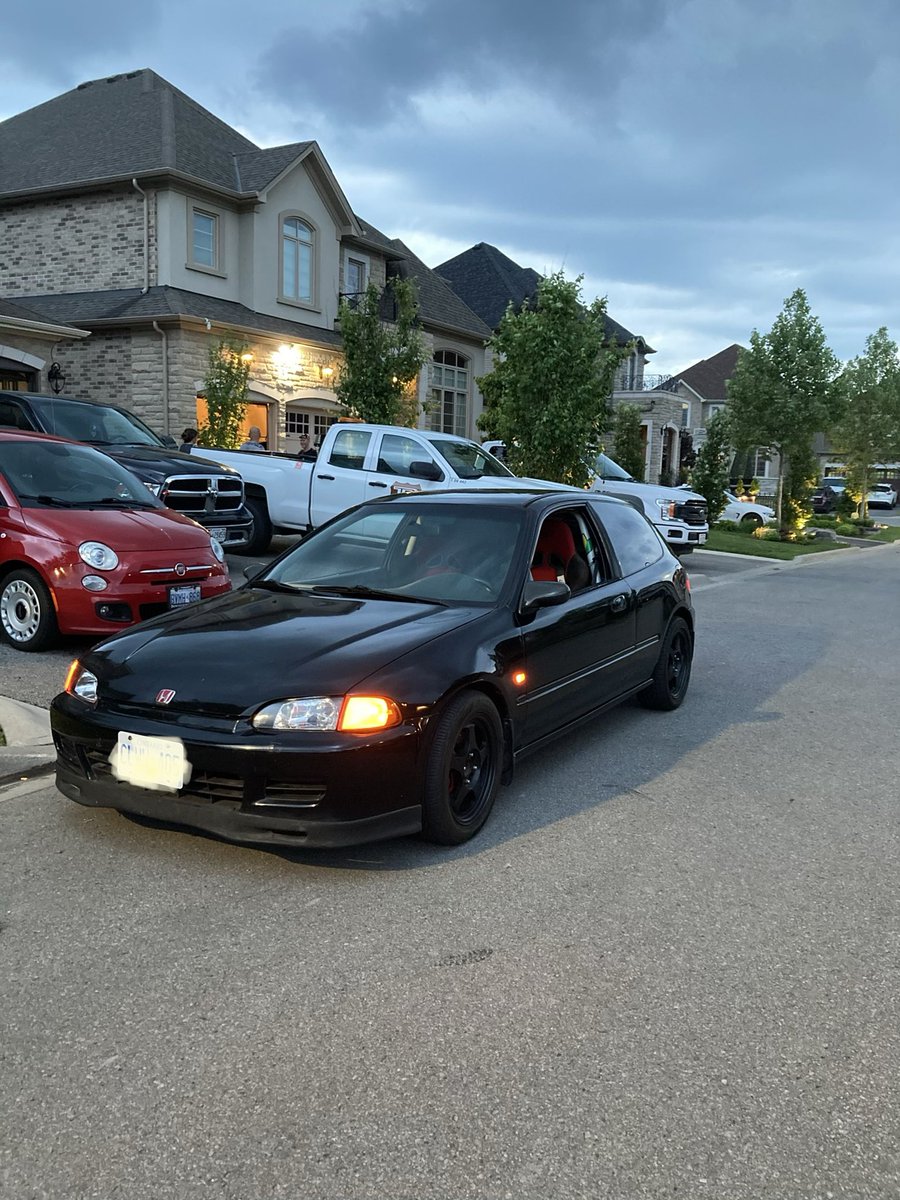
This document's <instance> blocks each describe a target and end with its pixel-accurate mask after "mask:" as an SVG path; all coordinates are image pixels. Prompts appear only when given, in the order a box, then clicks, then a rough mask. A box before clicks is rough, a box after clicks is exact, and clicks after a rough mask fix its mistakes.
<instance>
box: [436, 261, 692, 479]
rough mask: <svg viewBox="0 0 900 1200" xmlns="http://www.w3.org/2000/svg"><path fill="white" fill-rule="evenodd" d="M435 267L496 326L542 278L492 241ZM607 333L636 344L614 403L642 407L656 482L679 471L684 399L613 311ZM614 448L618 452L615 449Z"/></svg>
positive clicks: (650, 473) (648, 470)
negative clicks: (650, 370) (652, 369)
mask: <svg viewBox="0 0 900 1200" xmlns="http://www.w3.org/2000/svg"><path fill="white" fill-rule="evenodd" d="M435 270H436V271H437V273H438V274H439V275H441V276H442V277H443V278H444V279H446V280H447V282H448V283H449V284H450V285H451V286H452V287H453V290H454V291H455V292H456V293H457V295H458V296H459V297H460V298H461V299H462V300H464V301H465V303H466V304H467V305H468V307H469V308H470V309H472V310H473V312H475V313H477V314H478V316H479V317H481V319H482V320H483V321H484V322H485V324H486V325H488V326H490V328H491V329H496V328H497V326H498V325H499V323H500V320H501V318H502V317H503V314H504V313H505V312H506V309H507V307H508V305H509V304H512V305H513V307H514V308H516V309H518V308H521V306H522V305H523V304H525V303H528V302H530V301H531V300H532V299H533V298H534V296H535V294H536V292H537V287H538V283H539V282H540V280H541V276H540V275H539V274H538V272H537V271H535V270H533V269H532V268H531V267H520V266H519V264H518V263H517V262H514V261H513V260H512V259H511V258H509V257H508V256H507V255H505V254H503V252H502V251H500V250H498V249H497V247H496V246H490V245H488V244H487V242H479V243H478V245H477V246H472V247H470V249H468V250H465V251H463V253H462V254H457V255H456V257H455V258H451V259H448V260H447V262H444V263H441V264H440V265H439V266H438V267H436V268H435ZM606 333H607V337H610V338H613V339H614V340H615V341H616V343H617V344H618V345H620V346H631V347H632V349H631V352H630V354H629V355H628V356H627V357H626V358H625V359H624V360H623V361H622V363H621V365H620V367H619V370H618V372H617V374H616V379H615V382H614V384H613V395H612V402H613V404H614V405H616V404H634V405H636V406H637V407H638V408H639V409H640V410H641V430H642V436H643V439H644V461H645V464H646V466H645V472H644V476H645V479H647V480H648V481H653V482H655V481H656V480H658V479H660V478H661V477H663V478H667V477H669V476H674V475H675V474H677V471H678V467H679V459H680V432H681V428H682V424H681V402H680V400H678V399H677V398H676V396H675V395H674V392H673V390H672V385H671V381H670V380H669V379H668V377H667V376H662V375H650V374H647V373H646V371H645V367H646V365H647V361H648V358H649V356H650V355H651V354H655V353H656V351H655V350H653V348H652V347H651V346H649V345H648V344H647V343H646V342H645V341H644V339H643V338H642V337H640V336H638V335H636V334H633V333H630V332H629V331H628V330H627V329H625V328H624V326H622V325H620V324H619V323H618V321H614V320H613V319H612V317H610V316H607V318H606ZM612 450H613V453H614V452H615V448H614V447H612ZM673 481H674V480H673Z"/></svg>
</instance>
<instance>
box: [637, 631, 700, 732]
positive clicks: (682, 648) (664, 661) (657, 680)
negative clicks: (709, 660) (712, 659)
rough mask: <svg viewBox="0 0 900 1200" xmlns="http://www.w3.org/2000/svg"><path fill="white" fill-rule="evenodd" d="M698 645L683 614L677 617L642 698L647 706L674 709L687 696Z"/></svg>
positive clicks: (666, 637) (642, 693) (640, 698)
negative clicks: (695, 644)
mask: <svg viewBox="0 0 900 1200" xmlns="http://www.w3.org/2000/svg"><path fill="white" fill-rule="evenodd" d="M693 655H694V647H693V642H692V639H691V631H690V629H688V625H687V622H686V621H685V620H684V618H683V617H676V618H675V619H674V621H673V622H672V624H671V625H670V626H669V628H668V629H667V630H666V636H665V638H664V639H663V644H662V648H661V649H660V652H659V659H658V661H657V663H656V667H655V668H654V671H653V679H652V682H651V683H650V686H649V687H648V688H645V690H644V691H643V692H641V693H640V695H639V697H638V699H639V700H640V702H641V704H643V705H644V707H645V708H655V709H658V710H659V711H661V712H671V710H672V709H674V708H678V707H679V706H680V704H681V702H682V701H683V700H684V698H685V696H686V695H687V690H688V684H689V683H690V681H691V659H692V658H693Z"/></svg>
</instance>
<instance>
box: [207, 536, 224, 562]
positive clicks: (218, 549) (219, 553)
mask: <svg viewBox="0 0 900 1200" xmlns="http://www.w3.org/2000/svg"><path fill="white" fill-rule="evenodd" d="M209 544H210V548H211V550H212V552H213V554H214V555H215V557H216V558H217V559H218V560H219V562H220V563H223V562H224V561H225V551H224V550H223V549H222V543H221V542H218V541H216V539H215V538H210V539H209Z"/></svg>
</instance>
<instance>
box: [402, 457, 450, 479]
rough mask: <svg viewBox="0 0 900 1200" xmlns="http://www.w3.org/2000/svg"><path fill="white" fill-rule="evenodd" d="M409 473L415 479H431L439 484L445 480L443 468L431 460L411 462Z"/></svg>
mask: <svg viewBox="0 0 900 1200" xmlns="http://www.w3.org/2000/svg"><path fill="white" fill-rule="evenodd" d="M409 473H410V475H412V477H413V479H431V480H433V481H435V482H438V481H440V480H441V479H443V478H444V473H443V471H442V470H441V468H440V467H439V466H438V465H437V463H436V462H432V461H431V459H417V460H416V461H415V462H411V463H410V464H409Z"/></svg>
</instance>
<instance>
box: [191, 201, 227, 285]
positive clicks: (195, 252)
mask: <svg viewBox="0 0 900 1200" xmlns="http://www.w3.org/2000/svg"><path fill="white" fill-rule="evenodd" d="M219 259H220V255H219V218H218V216H217V215H216V213H212V212H208V211H207V210H206V209H204V208H191V229H190V242H189V245H188V266H190V267H201V268H204V269H205V270H208V271H218V270H220V262H219Z"/></svg>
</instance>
